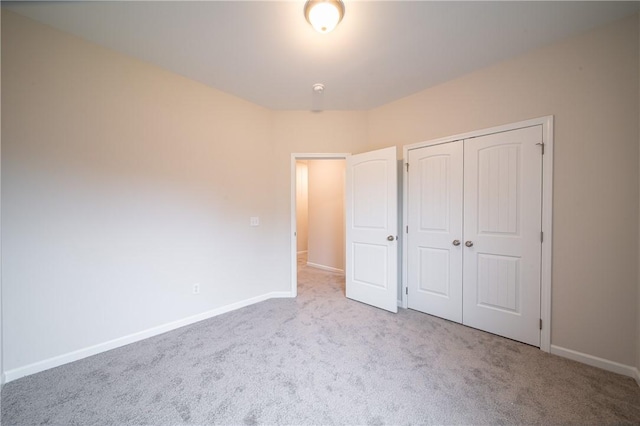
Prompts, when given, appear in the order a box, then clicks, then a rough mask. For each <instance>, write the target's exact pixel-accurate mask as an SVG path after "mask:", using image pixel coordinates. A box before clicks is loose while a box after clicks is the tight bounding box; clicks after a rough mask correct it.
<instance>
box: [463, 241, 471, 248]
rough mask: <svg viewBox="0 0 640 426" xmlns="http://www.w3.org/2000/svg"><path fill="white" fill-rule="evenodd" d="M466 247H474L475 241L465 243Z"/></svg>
mask: <svg viewBox="0 0 640 426" xmlns="http://www.w3.org/2000/svg"><path fill="white" fill-rule="evenodd" d="M464 245H465V246H467V247H472V246H473V241H467V242H466V243H464Z"/></svg>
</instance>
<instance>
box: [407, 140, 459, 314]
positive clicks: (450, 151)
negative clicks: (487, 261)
mask: <svg viewBox="0 0 640 426" xmlns="http://www.w3.org/2000/svg"><path fill="white" fill-rule="evenodd" d="M408 157H409V158H408V162H409V165H410V168H409V173H408V200H407V205H408V215H407V217H408V223H407V225H408V227H409V234H408V240H407V246H408V253H407V255H408V257H409V259H408V260H409V268H408V286H409V295H408V307H409V308H411V309H416V310H419V311H422V312H425V313H428V314H432V315H436V316H439V317H442V318H446V319H448V320H451V321H457V322H462V252H463V251H462V246H460V245H458V246H455V245H453V242H454V240H458V241H460V240H462V201H463V197H462V189H463V187H462V184H463V168H462V167H463V163H462V160H463V142H462V141H456V142H451V143H447V144H442V145H433V146H428V147H425V148H420V149H415V150H411V151H409V155H408Z"/></svg>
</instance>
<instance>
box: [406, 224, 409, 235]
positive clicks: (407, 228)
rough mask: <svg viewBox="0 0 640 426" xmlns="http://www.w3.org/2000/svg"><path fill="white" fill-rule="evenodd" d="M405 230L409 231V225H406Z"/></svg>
mask: <svg viewBox="0 0 640 426" xmlns="http://www.w3.org/2000/svg"><path fill="white" fill-rule="evenodd" d="M406 230H407V232H406V233H407V234H408V233H409V225H407V227H406Z"/></svg>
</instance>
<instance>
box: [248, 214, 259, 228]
mask: <svg viewBox="0 0 640 426" xmlns="http://www.w3.org/2000/svg"><path fill="white" fill-rule="evenodd" d="M249 224H250V225H251V226H260V218H259V217H256V216H253V217H251V219H250V222H249Z"/></svg>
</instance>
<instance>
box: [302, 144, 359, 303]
mask: <svg viewBox="0 0 640 426" xmlns="http://www.w3.org/2000/svg"><path fill="white" fill-rule="evenodd" d="M350 156H351V154H350V153H324V154H323V153H292V154H291V176H290V179H291V297H297V296H298V234H297V232H298V220H297V215H296V203H297V200H296V198H297V197H296V188H297V179H296V161H298V160H346V159H347V157H350Z"/></svg>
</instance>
